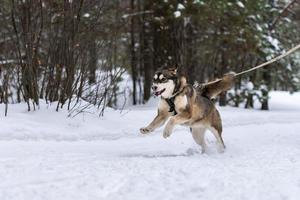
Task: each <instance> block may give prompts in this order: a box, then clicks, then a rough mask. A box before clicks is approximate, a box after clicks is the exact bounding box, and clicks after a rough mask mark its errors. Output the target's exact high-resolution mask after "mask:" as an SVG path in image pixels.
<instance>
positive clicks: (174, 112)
mask: <svg viewBox="0 0 300 200" xmlns="http://www.w3.org/2000/svg"><path fill="white" fill-rule="evenodd" d="M175 97H176V96H173V97H171V98H169V99H165V100H166V102H167V103H168V105H169V107H170V109H169V112H173V115H177V112H176V110H175V103H174V101H175Z"/></svg>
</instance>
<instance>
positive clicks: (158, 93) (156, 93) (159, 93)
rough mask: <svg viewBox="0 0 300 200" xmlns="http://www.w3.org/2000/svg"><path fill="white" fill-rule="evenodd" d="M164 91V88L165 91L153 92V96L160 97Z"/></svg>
mask: <svg viewBox="0 0 300 200" xmlns="http://www.w3.org/2000/svg"><path fill="white" fill-rule="evenodd" d="M165 90H166V88H165V89H162V90H160V91H156V92H154V95H155V96H159V95H161V94H162V93H163V92H164V91H165Z"/></svg>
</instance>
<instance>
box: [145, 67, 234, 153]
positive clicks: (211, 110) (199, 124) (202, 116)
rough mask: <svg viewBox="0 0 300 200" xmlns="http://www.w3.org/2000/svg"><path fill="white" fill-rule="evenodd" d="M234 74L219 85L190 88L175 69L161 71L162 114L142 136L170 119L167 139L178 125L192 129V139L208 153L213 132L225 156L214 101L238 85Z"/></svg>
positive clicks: (156, 90)
mask: <svg viewBox="0 0 300 200" xmlns="http://www.w3.org/2000/svg"><path fill="white" fill-rule="evenodd" d="M234 76H235V74H234V73H228V74H226V75H224V77H223V78H222V79H220V80H219V81H217V82H215V83H212V84H207V85H202V87H200V88H194V87H193V86H191V85H189V84H188V83H187V81H186V78H185V77H184V76H180V75H178V74H177V70H176V69H175V68H171V69H159V70H157V71H156V73H155V75H154V81H153V87H152V88H153V89H154V93H155V94H156V95H160V96H161V100H160V102H159V106H158V113H157V116H156V117H155V118H154V120H153V121H152V122H151V123H150V124H149V125H148V126H147V127H145V128H141V129H140V132H141V133H142V134H146V133H149V132H152V131H154V130H155V129H156V128H158V127H160V126H162V125H163V124H164V123H165V122H166V121H167V120H168V119H170V120H169V121H168V123H167V124H166V126H165V128H164V131H163V137H164V138H167V137H169V136H170V135H171V134H172V130H173V128H174V126H175V125H179V124H180V125H186V126H189V127H190V128H191V131H192V136H193V138H194V140H195V141H196V143H197V144H199V145H200V146H201V147H202V152H203V153H204V152H205V148H206V144H205V139H204V133H205V131H206V129H208V130H210V131H211V132H212V133H213V134H214V136H215V137H216V139H217V143H218V147H219V148H218V151H219V152H223V151H224V149H225V144H224V141H223V139H222V121H221V118H220V114H219V112H218V110H217V109H216V107H215V105H214V103H213V102H212V98H214V97H216V96H217V95H219V94H220V93H221V92H223V91H226V90H228V89H230V88H231V87H232V85H233V83H234ZM170 98H173V102H174V108H175V111H176V112H175V113H176V115H174V113H173V112H170V105H169V104H168V102H167V100H168V99H170Z"/></svg>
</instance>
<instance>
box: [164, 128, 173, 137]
mask: <svg viewBox="0 0 300 200" xmlns="http://www.w3.org/2000/svg"><path fill="white" fill-rule="evenodd" d="M171 133H172V130H170V129H168V128H165V129H164V134H163V136H164V138H168V137H170V135H171Z"/></svg>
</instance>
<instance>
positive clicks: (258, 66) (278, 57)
mask: <svg viewBox="0 0 300 200" xmlns="http://www.w3.org/2000/svg"><path fill="white" fill-rule="evenodd" d="M299 48H300V44H298V45H297V46H295V47H293V48H291V49H290V50H288V51H287V52H285V53H284V54H281V55H279V56H277V57H275V58H273V59H271V60H269V61H267V62H265V63H262V64H260V65H257V66H255V67H253V68H250V69H248V70H244V71H241V72H239V73H236V74H235V75H234V76H235V77H237V76H240V75H243V74H246V73H248V72H251V71H254V70H257V69H259V68H262V67H265V66H267V65H269V64H272V63H274V62H276V61H278V60H280V59H282V58H284V57H286V56H288V55H290V54H292V53H294V52H295V51H297V50H298V49H299ZM220 80H222V79H220V78H219V79H216V80H214V81H210V82H207V83H204V84H205V85H208V84H212V83H216V82H218V81H220Z"/></svg>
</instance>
